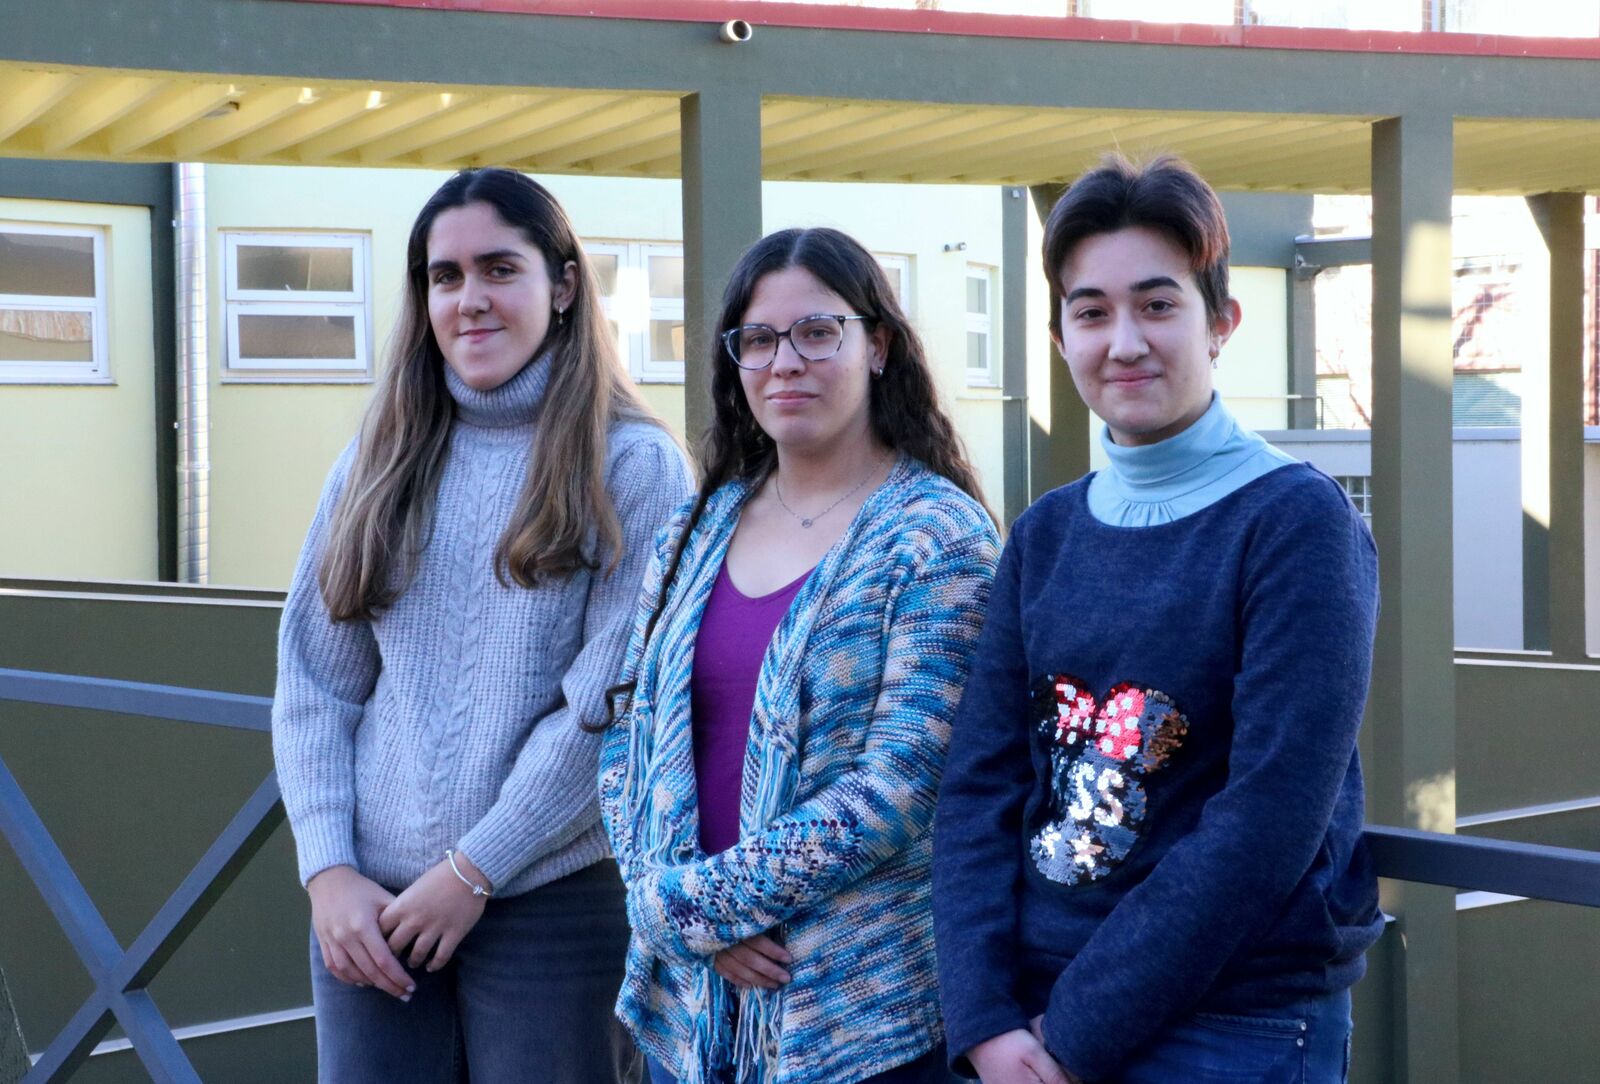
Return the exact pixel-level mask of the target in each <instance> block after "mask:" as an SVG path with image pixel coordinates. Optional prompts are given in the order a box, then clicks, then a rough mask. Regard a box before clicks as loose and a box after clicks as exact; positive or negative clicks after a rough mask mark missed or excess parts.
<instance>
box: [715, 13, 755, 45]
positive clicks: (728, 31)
mask: <svg viewBox="0 0 1600 1084" xmlns="http://www.w3.org/2000/svg"><path fill="white" fill-rule="evenodd" d="M755 32H756V31H755V27H753V26H751V25H750V24H749V23H747V22H745V21H744V20H743V19H729V20H728V21H727V22H725V23H723V24H722V26H721V27H719V28H718V29H717V37H719V38H721V39H722V40H723V41H725V42H727V43H728V44H729V45H743V44H744V43H745V42H747V41H749V40H750V36H751V35H752V34H754V33H755Z"/></svg>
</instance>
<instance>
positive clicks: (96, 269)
mask: <svg viewBox="0 0 1600 1084" xmlns="http://www.w3.org/2000/svg"><path fill="white" fill-rule="evenodd" d="M110 381H111V371H110V367H109V365H108V364H107V361H106V284H105V235H104V233H102V232H101V231H100V230H97V229H95V228H93V227H83V226H38V225H34V224H32V223H20V222H0V383H3V384H106V383H110Z"/></svg>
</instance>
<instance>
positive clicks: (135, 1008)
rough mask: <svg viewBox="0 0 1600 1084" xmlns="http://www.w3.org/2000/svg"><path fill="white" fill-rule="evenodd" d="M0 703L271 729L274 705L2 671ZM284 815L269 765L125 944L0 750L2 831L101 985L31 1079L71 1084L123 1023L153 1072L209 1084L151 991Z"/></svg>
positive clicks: (160, 1077)
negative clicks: (185, 873) (113, 1028)
mask: <svg viewBox="0 0 1600 1084" xmlns="http://www.w3.org/2000/svg"><path fill="white" fill-rule="evenodd" d="M0 700H11V701H19V702H23V703H30V704H49V705H54V706H58V707H72V708H86V709H92V710H101V711H114V712H121V713H124V714H130V715H144V716H149V717H151V718H156V719H170V720H175V721H179V722H190V723H202V724H206V725H212V726H225V727H233V728H237V729H245V730H257V731H264V730H269V729H270V727H271V722H270V719H271V708H272V702H271V700H269V699H267V698H266V697H260V696H242V695H239V694H235V693H216V692H206V691H201V690H196V689H179V688H173V687H170V686H163V685H146V684H142V683H139V682H131V681H112V680H109V679H104V678H84V677H74V676H70V675H63V674H39V673H34V672H31V671H22V670H5V669H0ZM283 818H284V813H283V802H282V800H281V799H280V797H279V794H278V777H277V773H275V772H269V773H268V774H267V777H266V778H265V779H263V780H262V781H261V784H260V786H258V787H257V788H256V790H255V793H254V794H252V795H251V796H250V798H249V800H248V801H246V802H245V804H244V805H243V807H241V808H240V810H239V812H238V813H237V814H235V815H234V817H233V819H232V820H231V821H229V822H228V826H227V827H226V828H224V829H223V830H222V833H221V835H219V836H218V837H217V839H216V841H215V842H213V843H212V844H211V846H210V847H209V848H207V850H206V853H205V854H204V855H202V856H201V858H200V860H199V862H197V863H196V864H195V866H194V868H193V869H192V870H191V871H190V872H189V875H188V876H187V877H185V878H184V879H183V881H182V883H181V884H179V885H178V887H177V889H176V891H174V892H173V894H172V895H171V896H170V897H169V898H168V899H167V901H166V903H164V904H162V905H161V908H160V909H159V910H158V911H157V912H156V914H155V916H154V917H153V918H151V919H150V921H149V923H147V924H146V925H145V928H144V930H143V931H141V932H140V934H139V936H138V937H136V938H134V941H133V943H132V944H131V945H129V946H128V948H127V949H126V950H124V949H123V948H122V946H121V945H120V944H119V943H118V942H117V939H116V937H115V936H114V935H113V934H112V932H111V929H110V927H109V926H107V925H106V922H105V919H104V918H103V917H102V916H101V914H100V911H99V909H98V908H96V907H95V905H94V901H93V900H91V899H90V898H89V893H88V892H87V891H86V890H85V889H84V887H83V883H82V882H81V881H80V880H79V879H78V876H77V874H76V873H74V872H73V869H72V865H71V863H69V862H68V861H67V858H66V855H64V854H62V853H61V848H60V847H58V846H57V845H56V842H55V840H54V839H53V838H51V836H50V832H49V830H48V829H47V828H45V826H44V822H43V821H41V820H40V819H39V815H38V813H37V812H36V811H35V810H34V808H33V805H32V803H30V802H29V801H28V796H27V795H26V794H25V793H24V792H23V789H22V786H21V785H20V784H19V783H18V782H17V779H16V777H15V776H14V775H13V774H12V773H11V769H10V768H9V767H7V766H6V763H5V760H4V758H0V834H3V835H4V836H5V838H6V840H7V842H9V843H10V844H11V848H12V849H13V850H14V851H15V852H16V854H17V857H18V859H19V860H20V861H21V863H22V867H23V869H24V870H26V871H27V874H28V876H29V878H30V879H31V880H32V881H33V883H34V885H35V887H37V888H38V890H39V894H40V895H41V896H42V897H43V898H44V901H45V905H46V906H47V907H49V909H50V912H51V914H53V915H54V916H55V919H56V922H57V923H59V924H60V926H61V930H62V932H63V933H64V934H65V935H66V937H67V941H68V942H69V943H70V944H71V945H72V949H73V951H74V952H76V953H77V955H78V958H79V960H81V961H82V963H83V966H84V968H85V969H86V970H87V971H88V972H89V976H90V978H91V979H92V980H93V982H94V991H93V993H91V994H90V995H89V997H88V998H87V999H86V1000H85V1001H84V1002H83V1004H82V1005H81V1006H80V1007H79V1009H78V1011H77V1012H75V1013H74V1014H73V1016H72V1019H71V1020H69V1021H68V1022H67V1025H66V1026H65V1027H64V1028H62V1029H61V1031H60V1032H59V1033H58V1034H57V1035H56V1037H55V1038H54V1039H53V1040H52V1041H51V1043H50V1045H49V1046H48V1047H46V1049H45V1052H44V1054H43V1055H42V1056H41V1057H40V1059H39V1061H38V1062H37V1063H35V1064H34V1066H33V1068H32V1070H30V1071H29V1073H28V1075H27V1076H26V1077H25V1078H23V1079H24V1084H43V1082H45V1081H61V1080H66V1079H67V1078H68V1077H70V1076H71V1075H72V1073H73V1072H74V1071H75V1070H76V1069H77V1068H78V1066H79V1065H81V1064H82V1063H83V1061H84V1059H86V1058H87V1057H88V1056H89V1054H90V1052H91V1051H93V1049H94V1047H95V1044H96V1043H98V1042H99V1041H100V1040H101V1039H102V1038H103V1037H104V1036H105V1034H106V1032H107V1031H109V1030H110V1029H111V1026H112V1024H113V1022H115V1023H117V1024H120V1025H122V1029H123V1031H124V1032H126V1033H127V1036H128V1040H129V1042H130V1043H131V1044H132V1045H133V1049H134V1052H135V1053H136V1054H137V1055H138V1056H139V1060H140V1061H141V1062H142V1063H143V1064H144V1067H145V1070H146V1072H148V1073H149V1074H150V1078H151V1079H152V1080H154V1081H158V1082H160V1084H169V1082H170V1084H199V1080H200V1077H199V1075H198V1074H197V1073H196V1072H195V1070H194V1066H193V1065H192V1064H191V1063H190V1062H189V1059H188V1056H187V1055H185V1054H184V1052H183V1050H182V1048H181V1047H180V1046H179V1044H178V1040H177V1038H176V1037H174V1035H173V1033H172V1027H171V1025H170V1024H168V1022H167V1020H166V1018H165V1017H163V1016H162V1015H161V1010H160V1009H159V1008H158V1007H157V1006H156V1003H155V1001H154V1000H153V999H152V998H151V997H150V994H149V990H148V987H149V985H150V982H151V980H153V979H154V978H155V976H156V975H157V973H158V972H160V970H161V968H162V967H163V966H164V965H165V964H166V963H167V961H168V960H170V959H171V958H172V955H173V953H175V952H176V951H177V950H178V948H179V947H180V946H181V945H182V944H183V943H184V941H185V940H186V939H187V938H188V936H189V934H190V933H192V932H193V931H194V929H195V927H196V926H198V925H199V924H200V922H201V920H202V919H204V918H205V916H206V914H207V913H208V912H209V911H210V910H211V908H212V906H213V905H214V904H215V903H216V902H217V901H218V900H219V899H221V898H222V894H223V893H224V892H226V891H227V890H228V886H229V885H231V884H232V883H233V881H234V878H236V877H237V876H238V875H239V873H240V872H241V871H242V870H243V869H244V867H245V866H246V865H248V864H249V862H250V860H251V859H252V858H254V857H255V855H256V852H257V851H259V850H260V849H261V846H262V844H264V843H265V842H266V841H267V837H269V836H270V835H271V834H272V833H273V831H274V830H275V829H276V828H277V827H278V825H279V824H280V823H282V821H283Z"/></svg>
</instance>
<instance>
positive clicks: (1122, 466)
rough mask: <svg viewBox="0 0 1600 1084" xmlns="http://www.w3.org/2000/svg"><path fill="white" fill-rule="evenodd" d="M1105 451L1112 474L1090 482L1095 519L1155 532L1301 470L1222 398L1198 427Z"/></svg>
mask: <svg viewBox="0 0 1600 1084" xmlns="http://www.w3.org/2000/svg"><path fill="white" fill-rule="evenodd" d="M1100 444H1101V447H1103V448H1104V449H1105V452H1106V455H1108V456H1110V457H1111V466H1110V467H1109V468H1108V469H1106V470H1103V471H1097V472H1096V473H1095V475H1094V477H1093V478H1091V479H1090V480H1089V511H1090V512H1091V513H1092V514H1093V515H1094V518H1095V519H1097V520H1099V521H1100V522H1101V523H1109V524H1111V525H1113V526H1116V527H1153V526H1155V525H1156V524H1159V523H1171V522H1172V521H1173V520H1175V519H1182V518H1183V517H1184V516H1187V515H1190V514H1191V513H1194V512H1198V511H1200V509H1202V508H1205V507H1206V506H1207V505H1210V504H1214V503H1215V502H1217V501H1219V500H1221V499H1222V498H1223V497H1226V496H1227V495H1228V494H1229V493H1232V492H1233V491H1234V490H1236V489H1238V488H1239V487H1240V486H1243V485H1246V484H1248V483H1250V482H1253V481H1255V480H1256V479H1257V478H1260V477H1261V476H1262V475H1263V474H1266V473H1267V472H1268V471H1272V470H1276V469H1278V468H1279V467H1281V466H1283V465H1285V464H1287V463H1294V462H1297V460H1295V459H1294V457H1293V456H1290V455H1286V454H1285V453H1283V452H1280V451H1279V450H1278V449H1276V448H1274V447H1273V446H1272V445H1270V444H1268V443H1267V442H1266V441H1265V440H1263V439H1262V438H1261V437H1260V436H1259V435H1258V434H1256V433H1254V432H1251V431H1250V430H1248V429H1246V428H1244V426H1242V425H1240V424H1239V422H1238V420H1237V419H1236V418H1234V416H1233V415H1232V414H1230V413H1229V412H1228V408H1227V407H1225V406H1223V405H1222V399H1221V397H1220V396H1218V395H1217V393H1216V392H1212V393H1211V405H1210V406H1209V407H1207V408H1206V412H1205V413H1204V414H1202V415H1200V417H1199V419H1198V420H1197V421H1196V422H1195V423H1194V424H1193V425H1191V426H1190V427H1189V428H1187V429H1185V430H1184V431H1183V432H1181V433H1179V434H1178V435H1177V436H1172V437H1168V438H1167V439H1166V440H1163V441H1159V442H1157V443H1155V444H1146V445H1141V446H1137V447H1134V446H1126V445H1121V444H1115V443H1113V442H1112V440H1111V432H1110V430H1109V429H1106V430H1102V431H1101V433H1100Z"/></svg>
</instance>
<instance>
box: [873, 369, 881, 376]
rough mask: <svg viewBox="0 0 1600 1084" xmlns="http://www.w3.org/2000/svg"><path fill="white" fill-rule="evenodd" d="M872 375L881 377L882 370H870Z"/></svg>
mask: <svg viewBox="0 0 1600 1084" xmlns="http://www.w3.org/2000/svg"><path fill="white" fill-rule="evenodd" d="M872 375H873V376H882V375H883V369H881V368H878V369H874V370H872Z"/></svg>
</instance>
